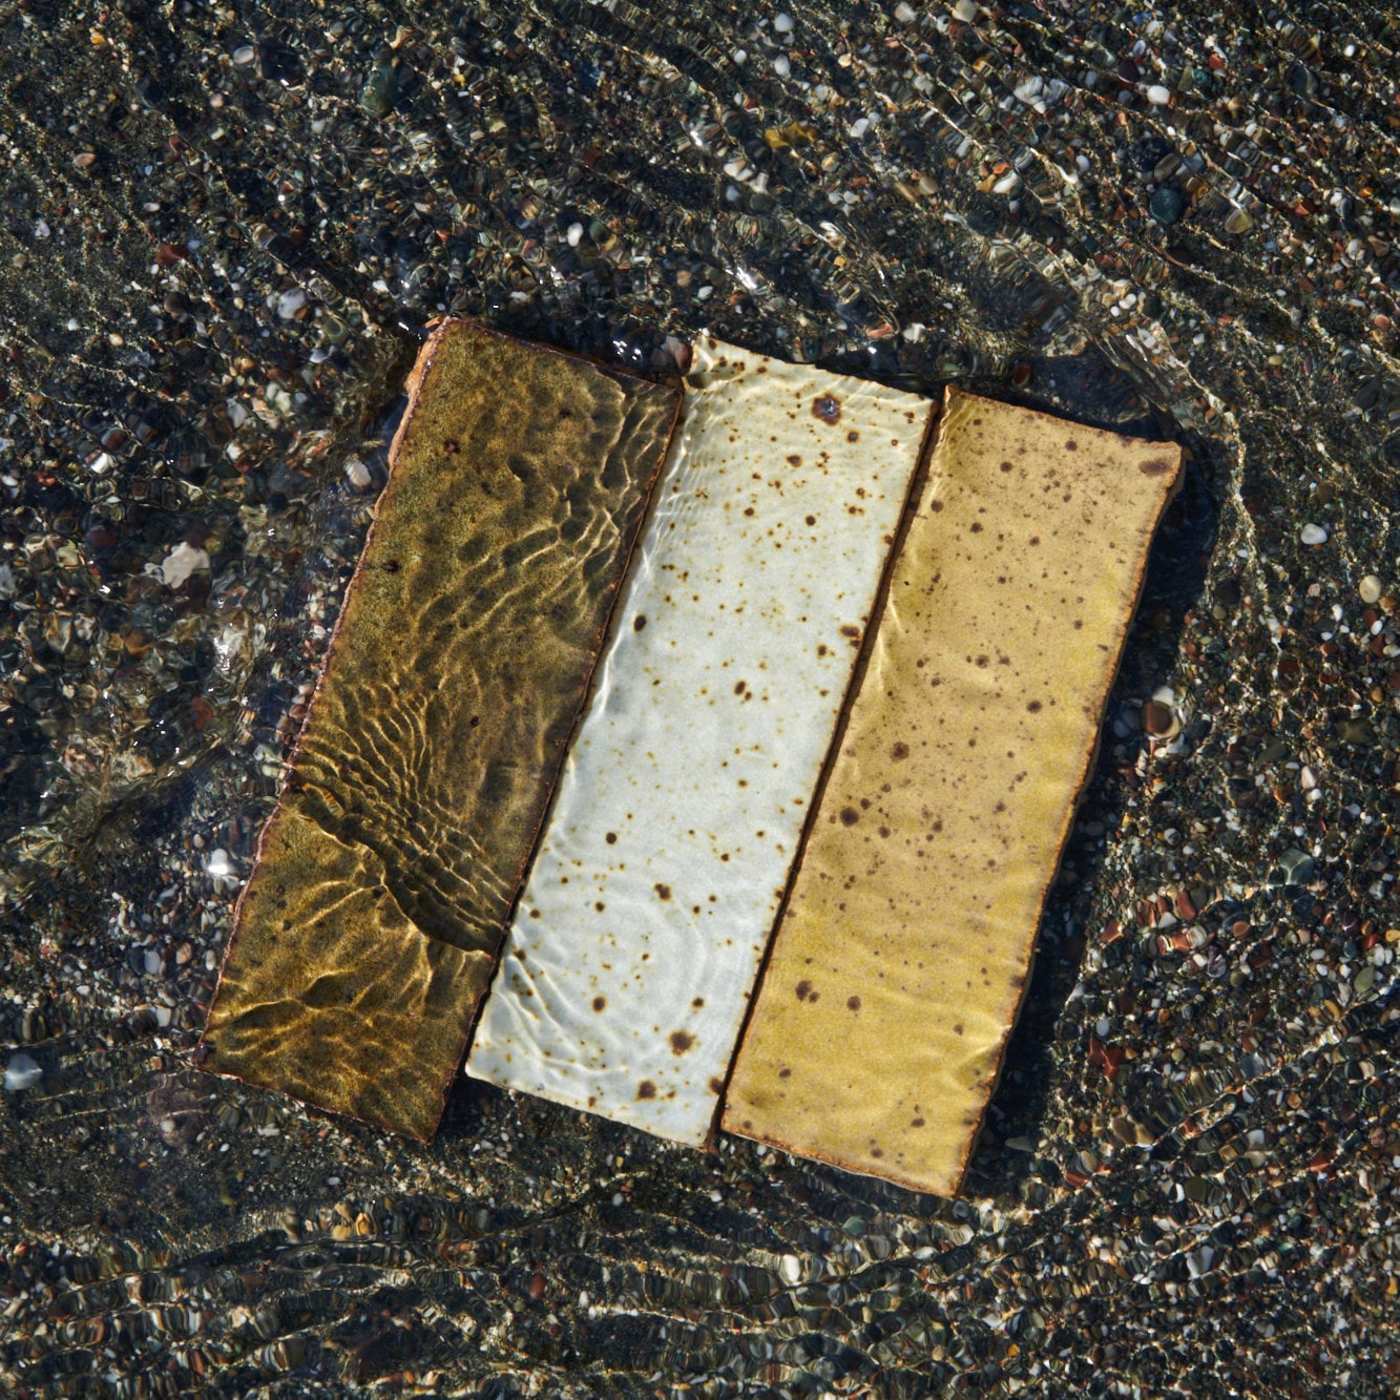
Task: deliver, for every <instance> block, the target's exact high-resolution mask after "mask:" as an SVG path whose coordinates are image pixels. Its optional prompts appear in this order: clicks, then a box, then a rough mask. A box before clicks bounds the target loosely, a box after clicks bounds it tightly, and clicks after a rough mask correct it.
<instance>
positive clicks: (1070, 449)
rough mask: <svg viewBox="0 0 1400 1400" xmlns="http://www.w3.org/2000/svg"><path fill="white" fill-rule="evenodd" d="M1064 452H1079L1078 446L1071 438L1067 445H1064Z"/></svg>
mask: <svg viewBox="0 0 1400 1400" xmlns="http://www.w3.org/2000/svg"><path fill="white" fill-rule="evenodd" d="M1065 451H1066V452H1078V451H1079V444H1078V443H1077V442H1075V440H1074V439H1073V438H1070V440H1069V441H1068V442H1067V443H1065Z"/></svg>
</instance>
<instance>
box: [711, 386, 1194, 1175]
mask: <svg viewBox="0 0 1400 1400" xmlns="http://www.w3.org/2000/svg"><path fill="white" fill-rule="evenodd" d="M958 395H964V396H971V395H969V394H968V391H966V390H962V389H959V388H958V386H956V385H954V384H947V385H945V386H944V389H943V395H942V403H941V406H940V410H939V413H938V415H937V417H936V418H935V420H934V421H933V422H932V423H931V424H930V428H929V432H928V435H927V436H926V438H925V441H924V444H923V447H922V448H921V452H922V454H923V455H922V457H921V459H920V462H919V467H918V470H917V472H916V473H915V481H914V483H913V484H912V485H911V489H910V492H909V496H908V499H907V501H906V503H905V508H904V512H903V514H902V516H901V518H900V522H899V529H898V532H897V534H896V538H895V542H894V544H893V545H892V546H891V548H890V552H889V554H888V556H887V558H886V561H885V567H884V572H883V575H882V577H881V580H880V592H879V595H878V600H877V604H876V610H875V612H874V613H873V614H872V617H871V620H870V625H869V627H868V628H867V630H866V634H865V637H864V638H863V639H862V642H861V651H860V656H859V658H858V660H857V663H856V669H855V674H854V676H853V677H852V680H851V684H850V686H849V687H848V689H847V692H846V696H845V699H844V701H843V702H842V706H841V713H840V717H839V719H838V721H837V729H836V733H835V736H834V737H833V740H832V744H831V748H830V750H829V752H828V754H827V759H826V762H825V763H824V764H823V766H822V773H821V777H820V779H819V781H818V784H817V787H816V789H815V790H814V792H813V794H812V801H811V807H810V810H809V812H808V820H807V823H806V825H805V827H804V829H803V833H802V841H801V844H800V845H799V847H798V851H797V857H796V859H795V860H794V862H793V866H792V870H791V872H790V873H789V876H788V882H787V887H786V889H785V890H784V892H783V899H782V903H781V904H780V906H779V909H778V912H777V915H776V917H775V919H774V921H773V929H774V932H775V933H776V930H777V929H778V928H779V927H781V925H782V921H783V919H784V917H785V916H786V914H787V907H788V903H789V901H790V899H791V896H792V892H793V890H794V888H795V887H796V885H797V878H798V875H799V874H800V872H801V869H802V861H803V856H804V855H805V853H806V848H807V841H808V837H809V835H810V833H811V831H812V828H813V826H814V825H815V822H816V817H817V815H818V813H819V812H820V810H821V806H822V798H823V796H824V794H825V790H826V787H827V784H828V781H829V779H830V777H831V772H832V769H833V768H834V767H835V765H836V760H837V758H838V756H839V754H840V750H841V745H842V743H843V742H844V740H845V735H846V729H847V727H848V724H849V720H850V714H851V709H852V706H853V705H854V702H855V698H856V696H857V695H858V694H859V692H860V687H861V684H862V683H863V681H864V678H865V674H866V670H867V668H868V666H869V661H870V655H871V653H872V651H873V649H874V646H875V638H876V634H877V633H878V631H879V627H880V622H881V619H882V617H883V615H884V611H885V605H886V603H887V601H888V598H889V588H890V582H891V579H892V577H893V575H894V571H895V566H896V564H897V562H898V560H899V556H900V554H901V552H902V550H903V547H904V543H905V540H906V538H907V537H908V533H909V528H910V526H911V525H912V523H913V519H914V516H915V513H916V511H917V507H918V502H919V499H920V497H921V495H922V490H923V485H924V483H925V481H926V480H927V476H928V472H929V470H930V467H931V464H932V460H933V452H934V448H935V447H936V445H937V441H938V433H939V431H940V429H941V427H942V425H943V423H944V422H945V421H946V419H947V415H948V408H949V405H950V403H951V402H952V400H953V399H954V397H955V396H958ZM972 397H985V396H972ZM1011 406H1013V407H1016V408H1019V409H1021V410H1022V411H1023V412H1025V413H1028V414H1030V415H1032V416H1034V417H1036V418H1043V419H1046V420H1049V421H1052V422H1074V421H1077V420H1075V419H1071V418H1070V417H1069V416H1068V415H1065V416H1063V417H1061V416H1060V415H1057V414H1053V413H1047V412H1046V411H1045V410H1043V409H1036V408H1029V407H1027V406H1025V405H1021V404H1016V405H1011ZM1144 441H1147V440H1146V439H1144ZM1163 446H1164V447H1166V446H1167V444H1166V443H1164V444H1163ZM1183 461H1184V451H1183V449H1182V447H1181V445H1180V444H1179V443H1178V444H1176V462H1175V466H1174V469H1173V473H1172V483H1171V487H1170V489H1169V490H1168V491H1166V492H1165V493H1164V495H1163V497H1162V501H1161V504H1160V506H1159V507H1158V510H1157V513H1156V515H1155V516H1153V517H1152V521H1151V531H1150V534H1149V539H1151V538H1154V537H1155V535H1156V532H1157V530H1158V528H1159V527H1160V525H1161V522H1162V517H1163V516H1164V515H1165V514H1166V512H1167V509H1168V508H1169V506H1170V505H1171V503H1172V501H1173V500H1175V499H1176V496H1177V493H1178V492H1179V491H1180V489H1181V481H1182V475H1183V473H1182V464H1183ZM1151 556H1152V551H1151V548H1150V547H1149V548H1148V549H1146V550H1144V551H1143V553H1142V557H1141V562H1140V564H1139V566H1138V569H1137V573H1136V577H1135V578H1134V579H1133V581H1132V603H1131V606H1130V607H1129V608H1128V609H1127V611H1126V613H1125V615H1124V618H1123V642H1122V643H1121V644H1120V646H1119V648H1118V655H1117V657H1116V658H1115V660H1114V664H1113V668H1112V670H1111V671H1110V672H1109V674H1108V678H1107V684H1106V685H1105V687H1104V692H1103V694H1102V696H1100V697H1099V701H1098V706H1097V709H1098V713H1099V721H1098V725H1097V726H1096V731H1095V737H1094V742H1093V744H1092V746H1091V747H1090V749H1089V751H1088V755H1087V758H1086V760H1085V762H1084V765H1083V768H1082V770H1081V772H1080V774H1079V776H1078V778H1077V780H1076V781H1075V784H1074V788H1073V792H1072V795H1071V800H1070V802H1069V804H1068V806H1067V808H1066V812H1065V817H1064V819H1063V821H1062V823H1061V827H1060V831H1059V833H1058V836H1057V840H1056V849H1057V851H1058V855H1057V857H1056V860H1055V864H1054V866H1053V868H1052V869H1051V870H1050V872H1049V875H1048V877H1047V879H1046V881H1045V884H1044V885H1043V887H1042V888H1041V891H1040V896H1039V899H1038V900H1037V904H1036V919H1035V923H1034V925H1033V926H1032V927H1031V931H1030V935H1029V939H1028V942H1027V944H1026V945H1025V947H1024V952H1023V959H1022V960H1023V962H1024V964H1025V968H1026V971H1025V975H1024V977H1023V978H1022V981H1021V988H1020V993H1019V996H1018V997H1017V1001H1016V1006H1015V1010H1014V1012H1013V1014H1012V1016H1011V1018H1010V1020H1009V1021H1008V1022H1007V1024H1006V1028H1005V1031H1004V1032H1003V1034H1002V1037H1001V1042H1000V1044H999V1045H998V1047H997V1052H996V1058H995V1061H994V1063H993V1065H992V1071H991V1074H990V1076H989V1077H988V1079H987V1082H986V1091H985V1093H984V1094H983V1096H982V1098H981V1101H980V1104H979V1105H978V1108H977V1113H978V1122H977V1126H976V1128H975V1129H973V1131H972V1132H970V1133H969V1134H968V1135H967V1139H966V1143H965V1146H964V1149H963V1152H962V1159H961V1162H960V1165H959V1168H958V1173H957V1180H956V1182H955V1184H954V1186H953V1189H952V1192H951V1194H950V1196H949V1197H947V1198H946V1199H954V1198H956V1197H958V1196H961V1195H962V1193H963V1191H964V1189H965V1187H966V1184H967V1176H968V1172H969V1170H970V1169H971V1165H972V1158H973V1155H974V1152H975V1150H976V1146H977V1142H978V1139H979V1138H980V1137H981V1134H982V1129H983V1127H984V1125H985V1122H986V1113H987V1108H988V1106H989V1105H990V1103H991V1101H992V1099H993V1097H994V1096H995V1094H996V1090H997V1086H998V1084H999V1083H1000V1082H1001V1075H1002V1071H1003V1069H1004V1068H1005V1065H1006V1051H1007V1047H1008V1045H1009V1044H1010V1041H1011V1037H1012V1035H1013V1033H1014V1032H1015V1029H1016V1025H1017V1022H1018V1021H1019V1020H1020V1017H1021V1012H1022V1010H1023V1009H1024V1007H1025V1002H1026V995H1027V992H1028V990H1029V988H1030V982H1031V974H1032V972H1033V970H1034V965H1035V956H1036V944H1037V942H1038V941H1039V935H1040V925H1041V923H1042V922H1043V920H1044V917H1045V905H1046V903H1047V902H1048V900H1049V896H1050V890H1051V888H1052V887H1053V885H1054V883H1055V880H1056V878H1057V876H1058V874H1059V868H1060V863H1061V861H1062V860H1063V859H1064V850H1065V846H1066V844H1067V843H1068V840H1069V833H1070V831H1071V830H1072V828H1073V825H1074V820H1075V817H1076V814H1077V813H1078V810H1079V806H1080V804H1081V802H1082V801H1083V798H1084V794H1085V791H1086V789H1087V788H1088V785H1089V779H1090V777H1091V775H1092V774H1093V771H1094V767H1095V764H1096V763H1097V762H1098V757H1099V748H1100V745H1101V744H1102V741H1103V713H1104V709H1105V707H1106V706H1107V704H1108V698H1109V696H1110V695H1111V694H1112V693H1113V687H1114V685H1115V684H1116V683H1117V679H1118V672H1119V670H1120V669H1121V668H1122V664H1123V656H1124V653H1125V652H1126V650H1127V636H1128V632H1129V631H1130V630H1131V627H1132V621H1133V617H1134V616H1135V615H1136V613H1137V610H1138V607H1139V605H1140V604H1141V602H1142V593H1143V588H1144V586H1145V584H1146V581H1147V569H1148V565H1149V563H1150V561H1151ZM775 943H776V938H775V937H772V936H770V938H769V942H768V947H767V950H766V952H765V954H764V961H763V965H762V967H761V969H760V972H759V976H758V978H757V980H756V981H755V989H754V995H753V997H752V998H751V999H750V1001H749V1005H748V1008H747V1012H746V1015H745V1018H744V1025H743V1027H742V1029H741V1031H740V1034H739V1040H738V1042H737V1045H736V1049H735V1054H734V1055H733V1057H732V1058H731V1060H730V1064H729V1071H728V1073H727V1074H726V1076H725V1084H724V1092H723V1093H721V1094H720V1096H719V1101H718V1107H717V1109H716V1113H715V1120H714V1124H713V1126H712V1128H711V1135H710V1140H711V1142H712V1143H713V1141H714V1139H715V1138H716V1137H717V1136H718V1134H719V1132H720V1131H722V1123H723V1119H724V1114H725V1111H726V1108H727V1099H728V1092H729V1086H730V1082H731V1080H732V1078H733V1075H734V1071H735V1068H736V1067H737V1065H738V1062H739V1055H738V1046H741V1045H743V1043H744V1038H745V1036H746V1035H747V1034H748V1029H749V1023H750V1021H751V1020H752V1018H753V1015H754V1012H755V1010H756V1008H757V1007H758V1004H759V995H758V993H759V991H760V990H761V989H762V986H763V981H764V978H765V977H766V975H767V971H768V964H769V961H770V960H771V957H772V954H773V948H774V945H775ZM734 1135H735V1136H740V1137H745V1138H747V1139H748V1140H749V1141H752V1142H759V1143H763V1144H765V1145H766V1146H769V1147H776V1148H778V1149H779V1150H780V1151H783V1152H787V1153H790V1154H791V1155H793V1156H796V1157H802V1158H804V1159H806V1160H809V1161H816V1162H824V1163H826V1164H827V1165H829V1166H834V1167H837V1168H839V1169H840V1170H842V1171H845V1172H849V1173H851V1175H853V1176H868V1177H871V1178H872V1179H875V1180H880V1181H888V1182H890V1183H891V1184H893V1185H895V1186H899V1187H902V1188H903V1189H905V1190H910V1191H915V1192H918V1193H919V1194H921V1195H935V1194H937V1193H935V1192H930V1191H929V1190H928V1189H927V1188H926V1187H924V1186H922V1185H919V1184H917V1183H915V1182H912V1181H910V1180H908V1179H907V1178H902V1177H900V1176H898V1175H897V1174H895V1173H892V1172H879V1173H877V1172H866V1171H862V1170H860V1169H859V1168H856V1167H853V1166H851V1165H850V1164H849V1163H847V1162H844V1161H838V1160H836V1158H835V1157H834V1156H832V1155H829V1154H826V1153H822V1152H819V1151H816V1150H812V1149H808V1148H802V1149H798V1148H795V1147H793V1146H792V1145H791V1144H790V1143H788V1142H786V1141H785V1140H784V1139H782V1138H781V1137H779V1136H777V1135H776V1134H771V1133H764V1132H754V1133H751V1134H750V1133H739V1134H734Z"/></svg>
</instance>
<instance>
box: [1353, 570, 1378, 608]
mask: <svg viewBox="0 0 1400 1400" xmlns="http://www.w3.org/2000/svg"><path fill="white" fill-rule="evenodd" d="M1356 591H1357V592H1358V593H1359V594H1360V595H1361V601H1362V602H1363V603H1379V602H1380V600H1381V581H1380V579H1379V578H1378V577H1377V576H1376V575H1375V574H1367V575H1366V577H1365V578H1363V579H1362V580H1361V582H1360V583H1359V584H1358V585H1357V588H1356Z"/></svg>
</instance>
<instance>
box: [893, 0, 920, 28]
mask: <svg viewBox="0 0 1400 1400" xmlns="http://www.w3.org/2000/svg"><path fill="white" fill-rule="evenodd" d="M894 17H895V18H896V19H897V20H898V21H899V22H900V23H901V24H913V23H914V21H915V20H916V19H918V17H919V12H918V11H917V10H916V9H915V8H914V7H913V6H912V5H910V4H908V3H906V0H899V4H898V5H896V6H895V7H894Z"/></svg>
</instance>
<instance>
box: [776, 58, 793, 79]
mask: <svg viewBox="0 0 1400 1400" xmlns="http://www.w3.org/2000/svg"><path fill="white" fill-rule="evenodd" d="M773 71H774V72H775V73H776V74H777V75H778V76H779V77H780V78H786V77H787V75H788V74H789V73H791V72H792V64H790V63H789V62H788V56H787V54H785V53H780V54H779V55H778V56H777V58H775V59H774V60H773Z"/></svg>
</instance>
